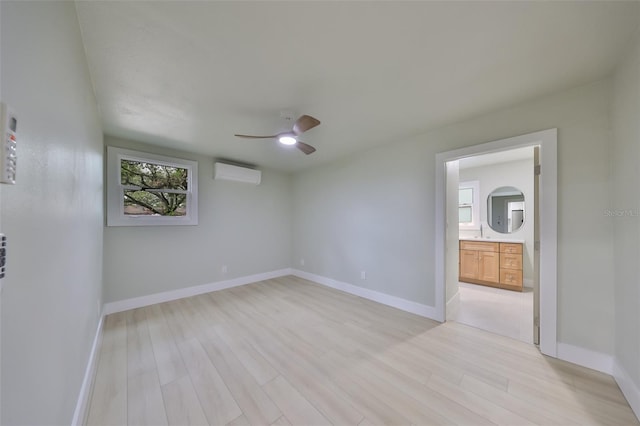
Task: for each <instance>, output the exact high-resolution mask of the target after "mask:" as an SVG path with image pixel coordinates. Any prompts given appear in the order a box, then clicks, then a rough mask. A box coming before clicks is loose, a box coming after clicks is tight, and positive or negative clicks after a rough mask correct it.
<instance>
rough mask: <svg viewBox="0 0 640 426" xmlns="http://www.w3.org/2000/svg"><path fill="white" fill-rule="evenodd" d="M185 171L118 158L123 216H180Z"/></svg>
mask: <svg viewBox="0 0 640 426" xmlns="http://www.w3.org/2000/svg"><path fill="white" fill-rule="evenodd" d="M188 182H189V176H188V169H186V168H180V167H173V166H165V165H162V164H154V163H149V162H143V161H133V160H126V159H122V160H121V161H120V183H121V184H122V186H123V187H125V188H126V189H125V191H124V214H125V215H131V216H144V215H156V216H184V215H185V214H186V201H187V192H188V190H189V188H188Z"/></svg>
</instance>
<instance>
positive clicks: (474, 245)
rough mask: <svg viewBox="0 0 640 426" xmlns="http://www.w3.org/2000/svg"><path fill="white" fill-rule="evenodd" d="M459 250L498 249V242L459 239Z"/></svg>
mask: <svg viewBox="0 0 640 426" xmlns="http://www.w3.org/2000/svg"><path fill="white" fill-rule="evenodd" d="M460 250H476V251H495V252H497V251H499V247H498V243H488V242H484V241H464V240H463V241H460Z"/></svg>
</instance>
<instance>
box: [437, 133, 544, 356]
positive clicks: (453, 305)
mask: <svg viewBox="0 0 640 426" xmlns="http://www.w3.org/2000/svg"><path fill="white" fill-rule="evenodd" d="M535 150H536V147H531V146H529V147H524V148H515V149H509V150H505V151H500V152H495V153H490V154H478V155H473V156H469V157H465V158H462V159H459V160H453V161H451V162H447V171H448V173H447V179H448V181H449V180H453V181H456V180H459V184H458V187H459V189H458V191H456V190H455V187H452V188H450V186H449V182H447V194H446V196H447V221H448V223H450V224H452V226H451V228H455V222H456V221H458V222H459V225H458V232H455V229H448V230H447V233H452V234H453V235H451V236H450V237H451V240H448V241H450V243H449V244H450V245H451V246H453V248H454V249H455V245H456V240H459V254H460V257H459V274H458V276H453V275H452V276H451V277H450V276H447V287H446V300H447V304H446V319H447V321H456V322H459V323H462V324H465V325H469V326H472V327H476V328H479V329H482V330H485V331H489V332H492V333H495V334H500V335H502V336H505V337H509V338H512V339H516V340H520V341H523V342H526V343H530V344H531V343H537V341H536V340H535V337H536V336H535V334H534V321H533V318H534V303H533V302H534V297H533V296H534V291H535V288H534V280H535V276H536V274H534V255H535V251H534V237H535V232H534V231H535V229H534V228H535V221H534V217H535V210H536V209H535V207H536V206H535V188H536V186H535V182H534V178H535V176H534V162H535V155H534V151H535ZM452 163H455V164H457V166H454V167H452ZM450 169H451V170H450ZM455 169H457V170H458V178H459V179H456V177H455V176H451V174H452V172H453V171H454V170H455ZM450 198H451V199H453V200H451V201H453V202H450V200H449V199H450ZM456 201H457V203H456ZM456 204H458V205H456ZM525 219H526V220H525ZM484 250H488V251H484ZM507 250H509V251H510V252H507ZM447 256H450V253H447ZM446 263H447V264H448V265H449V264H451V265H452V266H451V269H452V273H453V272H454V269H456V268H455V265H456V263H457V261H456V260H455V258H454V259H449V258H447V261H446ZM456 272H457V271H456ZM450 281H451V282H450Z"/></svg>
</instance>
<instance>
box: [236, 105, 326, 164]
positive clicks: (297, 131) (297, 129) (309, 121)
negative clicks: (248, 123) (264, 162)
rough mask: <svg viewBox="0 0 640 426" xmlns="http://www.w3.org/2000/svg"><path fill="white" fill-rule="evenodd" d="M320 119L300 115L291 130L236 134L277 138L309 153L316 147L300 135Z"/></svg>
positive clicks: (315, 124) (314, 125)
mask: <svg viewBox="0 0 640 426" xmlns="http://www.w3.org/2000/svg"><path fill="white" fill-rule="evenodd" d="M318 124H320V121H319V120H317V119H316V118H313V117H312V116H310V115H303V116H300V118H298V119H297V120H296V122H295V123H293V129H291V131H290V132H284V133H278V134H277V135H271V136H252V135H235V136H237V137H239V138H248V139H277V140H278V142H280V143H281V144H283V145H295V146H296V148H298V149H299V150H300V151H302V152H304V153H305V154H307V155H309V154H312V153H314V152H315V151H316V149H315V148H314V147H312V146H311V145H309V144H306V143H304V142H302V141H299V140H298V136H300V135H301V134H303V133H304V132H306V131H307V130H310V129H313V128H314V127H316V126H317V125H318Z"/></svg>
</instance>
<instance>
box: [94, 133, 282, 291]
mask: <svg viewBox="0 0 640 426" xmlns="http://www.w3.org/2000/svg"><path fill="white" fill-rule="evenodd" d="M105 144H106V145H111V146H118V147H122V148H129V149H135V150H138V151H144V152H152V153H156V154H162V155H169V156H176V157H179V158H184V159H188V160H196V161H198V208H199V213H198V216H199V218H198V222H199V223H198V225H197V226H141V227H131V226H129V227H106V228H105V232H104V298H105V301H106V302H115V301H120V300H125V299H130V298H134V297H140V296H146V295H150V294H154V293H160V292H165V291H171V290H177V289H181V288H185V287H191V286H196V285H202V284H209V283H213V282H217V281H222V280H227V279H231V278H237V277H243V276H247V275H253V274H259V273H264V272H270V271H275V270H278V269H282V268H288V267H289V266H290V259H291V177H290V176H289V175H287V174H283V173H280V172H275V171H270V170H266V171H264V170H263V173H262V183H261V184H260V185H257V186H256V185H250V184H245V183H238V182H229V181H214V180H213V158H211V157H205V156H199V155H195V154H190V153H185V152H179V151H173V150H168V149H164V148H159V147H153V146H150V145H145V144H141V143H137V142H133V141H127V140H121V139H117V138H112V137H109V136H107V137H105ZM223 265H226V266H227V273H226V274H223V273H222V266H223Z"/></svg>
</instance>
